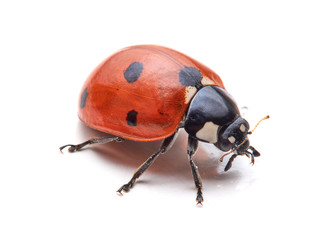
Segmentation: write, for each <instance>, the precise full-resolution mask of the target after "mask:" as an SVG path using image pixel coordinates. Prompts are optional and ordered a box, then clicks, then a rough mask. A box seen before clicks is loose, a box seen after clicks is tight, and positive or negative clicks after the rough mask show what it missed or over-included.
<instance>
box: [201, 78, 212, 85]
mask: <svg viewBox="0 0 320 240" xmlns="http://www.w3.org/2000/svg"><path fill="white" fill-rule="evenodd" d="M201 84H202V85H203V86H207V85H215V83H214V81H212V80H211V79H210V78H208V77H203V78H202V79H201Z"/></svg>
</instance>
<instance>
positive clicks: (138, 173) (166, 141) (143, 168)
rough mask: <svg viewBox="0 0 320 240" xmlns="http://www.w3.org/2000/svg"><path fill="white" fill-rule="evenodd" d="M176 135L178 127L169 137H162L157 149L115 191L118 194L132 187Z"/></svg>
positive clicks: (166, 148) (166, 149)
mask: <svg viewBox="0 0 320 240" xmlns="http://www.w3.org/2000/svg"><path fill="white" fill-rule="evenodd" d="M177 136H178V129H177V130H176V131H175V132H174V133H173V134H172V135H171V136H170V137H167V138H166V139H164V141H163V143H162V145H161V147H160V149H159V151H157V152H155V153H154V154H152V155H151V156H150V157H149V158H148V159H147V161H145V162H144V163H143V164H142V165H141V166H140V167H138V169H137V170H136V171H135V173H134V174H133V176H132V178H131V179H130V181H129V182H128V183H126V184H124V185H123V186H121V187H120V188H119V189H118V191H117V192H118V193H119V194H121V192H122V190H123V191H125V192H128V191H129V190H130V189H131V188H132V187H133V185H134V183H135V182H136V180H137V179H138V178H139V177H140V176H141V175H142V173H144V171H146V170H147V168H148V167H150V165H151V164H152V163H153V162H154V161H155V160H156V159H157V157H159V155H160V154H164V153H166V152H167V151H168V150H169V149H170V148H171V146H172V145H173V143H174V141H175V140H176V138H177Z"/></svg>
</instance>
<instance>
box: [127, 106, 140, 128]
mask: <svg viewBox="0 0 320 240" xmlns="http://www.w3.org/2000/svg"><path fill="white" fill-rule="evenodd" d="M137 114H138V113H137V112H136V111H135V110H131V111H130V112H128V113H127V118H126V120H127V123H128V125H129V126H137Z"/></svg>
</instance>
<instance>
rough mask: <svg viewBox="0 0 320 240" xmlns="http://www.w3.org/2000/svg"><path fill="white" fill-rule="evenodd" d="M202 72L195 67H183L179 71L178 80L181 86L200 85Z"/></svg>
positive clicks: (198, 86) (197, 86)
mask: <svg viewBox="0 0 320 240" xmlns="http://www.w3.org/2000/svg"><path fill="white" fill-rule="evenodd" d="M201 80H202V74H201V72H200V71H199V70H198V69H196V68H195V67H184V68H182V69H181V70H180V72H179V81H180V83H181V84H182V85H183V86H192V87H196V88H197V89H199V88H201V87H202V84H201Z"/></svg>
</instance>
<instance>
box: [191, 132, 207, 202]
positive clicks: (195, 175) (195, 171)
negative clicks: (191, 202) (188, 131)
mask: <svg viewBox="0 0 320 240" xmlns="http://www.w3.org/2000/svg"><path fill="white" fill-rule="evenodd" d="M197 149H198V140H197V139H195V138H193V137H190V136H189V138H188V150H187V152H188V157H189V162H190V166H191V170H192V175H193V179H194V183H195V185H196V188H197V190H198V191H197V198H196V201H197V205H198V206H202V202H203V196H202V181H201V177H200V174H199V170H198V167H197V166H196V164H195V163H194V161H193V160H192V156H193V155H194V154H195V153H196V151H197Z"/></svg>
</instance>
